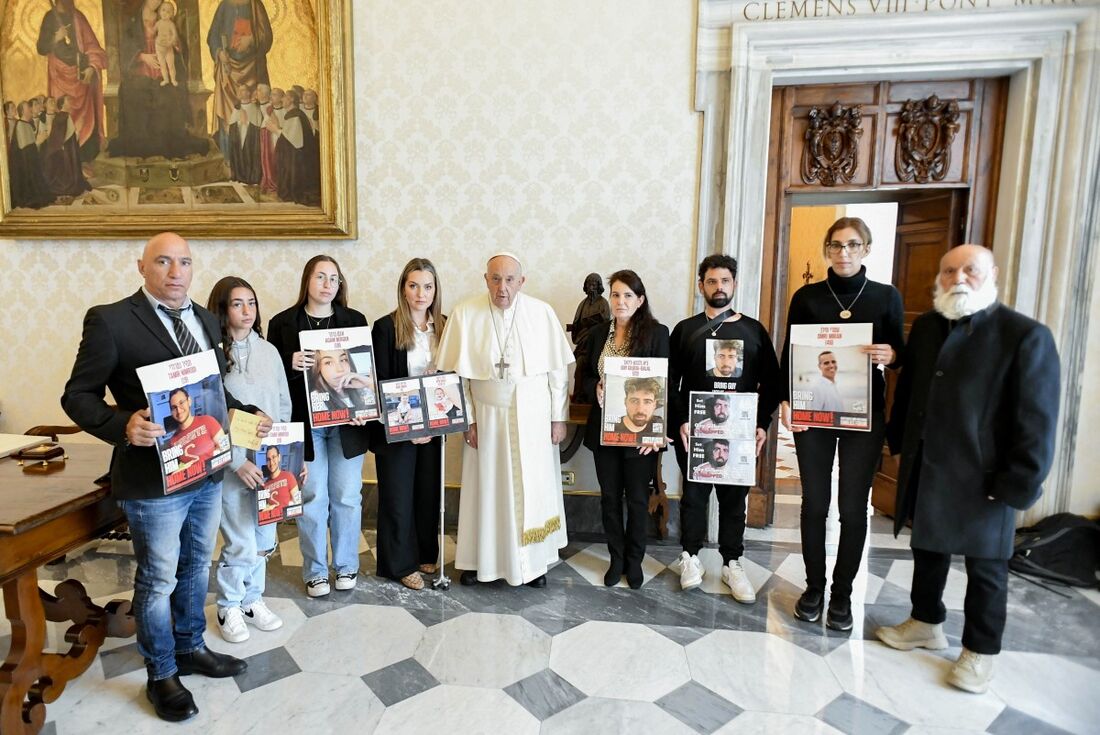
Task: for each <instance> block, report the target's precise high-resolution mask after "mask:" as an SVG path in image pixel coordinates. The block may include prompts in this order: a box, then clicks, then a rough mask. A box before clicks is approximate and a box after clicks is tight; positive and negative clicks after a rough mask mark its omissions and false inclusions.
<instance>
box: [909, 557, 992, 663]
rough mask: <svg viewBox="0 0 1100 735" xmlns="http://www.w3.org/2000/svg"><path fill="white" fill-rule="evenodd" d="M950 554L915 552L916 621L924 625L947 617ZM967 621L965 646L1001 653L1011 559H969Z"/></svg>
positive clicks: (964, 607)
mask: <svg viewBox="0 0 1100 735" xmlns="http://www.w3.org/2000/svg"><path fill="white" fill-rule="evenodd" d="M950 568H951V554H941V553H939V552H936V551H925V550H924V549H913V591H912V592H911V593H910V595H909V599H910V600H911V601H912V602H913V618H914V619H916V620H919V621H921V622H922V623H933V624H936V623H942V622H943V621H944V620H945V619H946V618H947V608H946V607H944V605H943V589H944V587H945V586H947V572H948V570H949V569H950ZM963 612H964V614H965V616H966V617H965V622H964V623H963V635H962V644H963V645H964V646H966V647H967V648H969V649H970V650H971V651H973V652H974V653H982V654H987V655H995V654H998V653H1000V652H1001V638H1002V636H1003V635H1004V632H1005V619H1006V618H1007V616H1008V560H1007V559H978V558H976V557H972V556H968V557H966V599H965V601H964V602H963Z"/></svg>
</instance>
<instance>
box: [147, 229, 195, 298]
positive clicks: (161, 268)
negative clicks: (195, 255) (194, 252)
mask: <svg viewBox="0 0 1100 735" xmlns="http://www.w3.org/2000/svg"><path fill="white" fill-rule="evenodd" d="M137 265H138V273H140V274H141V277H142V278H144V279H145V289H146V290H147V291H148V292H149V293H150V294H151V295H152V296H153V298H155V299H156V300H157V301H160V302H161V303H163V304H165V305H166V306H170V307H172V308H174V309H178V308H180V307H181V306H183V305H184V304H185V303H187V289H189V288H190V287H191V277H192V272H191V246H190V245H188V244H187V241H186V240H184V239H183V238H182V237H180V236H179V235H177V234H176V233H174V232H162V233H160V234H159V235H154V236H153V237H152V238H150V240H149V242H147V243H145V249H144V250H143V251H142V253H141V260H139V261H138V264H137Z"/></svg>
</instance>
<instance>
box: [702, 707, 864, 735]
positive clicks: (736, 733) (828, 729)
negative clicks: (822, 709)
mask: <svg viewBox="0 0 1100 735" xmlns="http://www.w3.org/2000/svg"><path fill="white" fill-rule="evenodd" d="M787 733H798V734H799V735H843V734H842V733H841V732H840V731H839V730H837V729H836V728H834V727H833V726H831V725H828V724H826V723H824V722H822V721H821V720H819V719H817V718H816V717H811V716H809V715H788V714H783V713H780V712H742V713H741V714H739V715H738V716H737V717H734V718H733V719H732V720H730V721H729V722H727V723H726V724H725V725H724V726H722V727H720V728H719V729H717V730H715V732H714V735H787Z"/></svg>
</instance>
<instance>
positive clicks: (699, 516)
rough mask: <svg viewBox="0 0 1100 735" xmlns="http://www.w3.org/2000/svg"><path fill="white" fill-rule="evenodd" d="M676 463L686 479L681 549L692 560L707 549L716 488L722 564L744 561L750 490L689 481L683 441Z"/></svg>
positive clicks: (677, 450)
mask: <svg viewBox="0 0 1100 735" xmlns="http://www.w3.org/2000/svg"><path fill="white" fill-rule="evenodd" d="M676 460H677V462H679V463H680V472H681V474H682V475H683V477H684V483H683V487H684V490H683V495H682V496H681V497H680V545H681V546H682V547H683V549H684V551H686V552H687V553H689V554H691V555H692V556H695V555H696V554H698V553H699V549H701V548H703V546H704V545H705V543H706V540H707V503H708V502H709V501H710V489H711V488H712V487H713V488H714V493H715V495H717V496H718V551H719V552H721V554H722V563H723V564H728V563H729V562H730V560H732V559H740V558H741V555H742V554H744V553H745V501H746V499H747V498H748V497H749V488H748V487H745V486H742V485H711V484H710V483H702V482H691V481H689V480H688V479H687V473H688V461H687V452H685V451H684V447H683V445H682V444H681V443H680V442H679V441H677V442H676Z"/></svg>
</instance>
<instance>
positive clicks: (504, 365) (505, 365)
mask: <svg viewBox="0 0 1100 735" xmlns="http://www.w3.org/2000/svg"><path fill="white" fill-rule="evenodd" d="M510 367H512V366H511V364H510V363H507V362H505V361H504V355H501V356H500V362H498V363H497V370H499V371H500V379H501V380H504V371H505V370H507V369H508V368H510Z"/></svg>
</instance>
